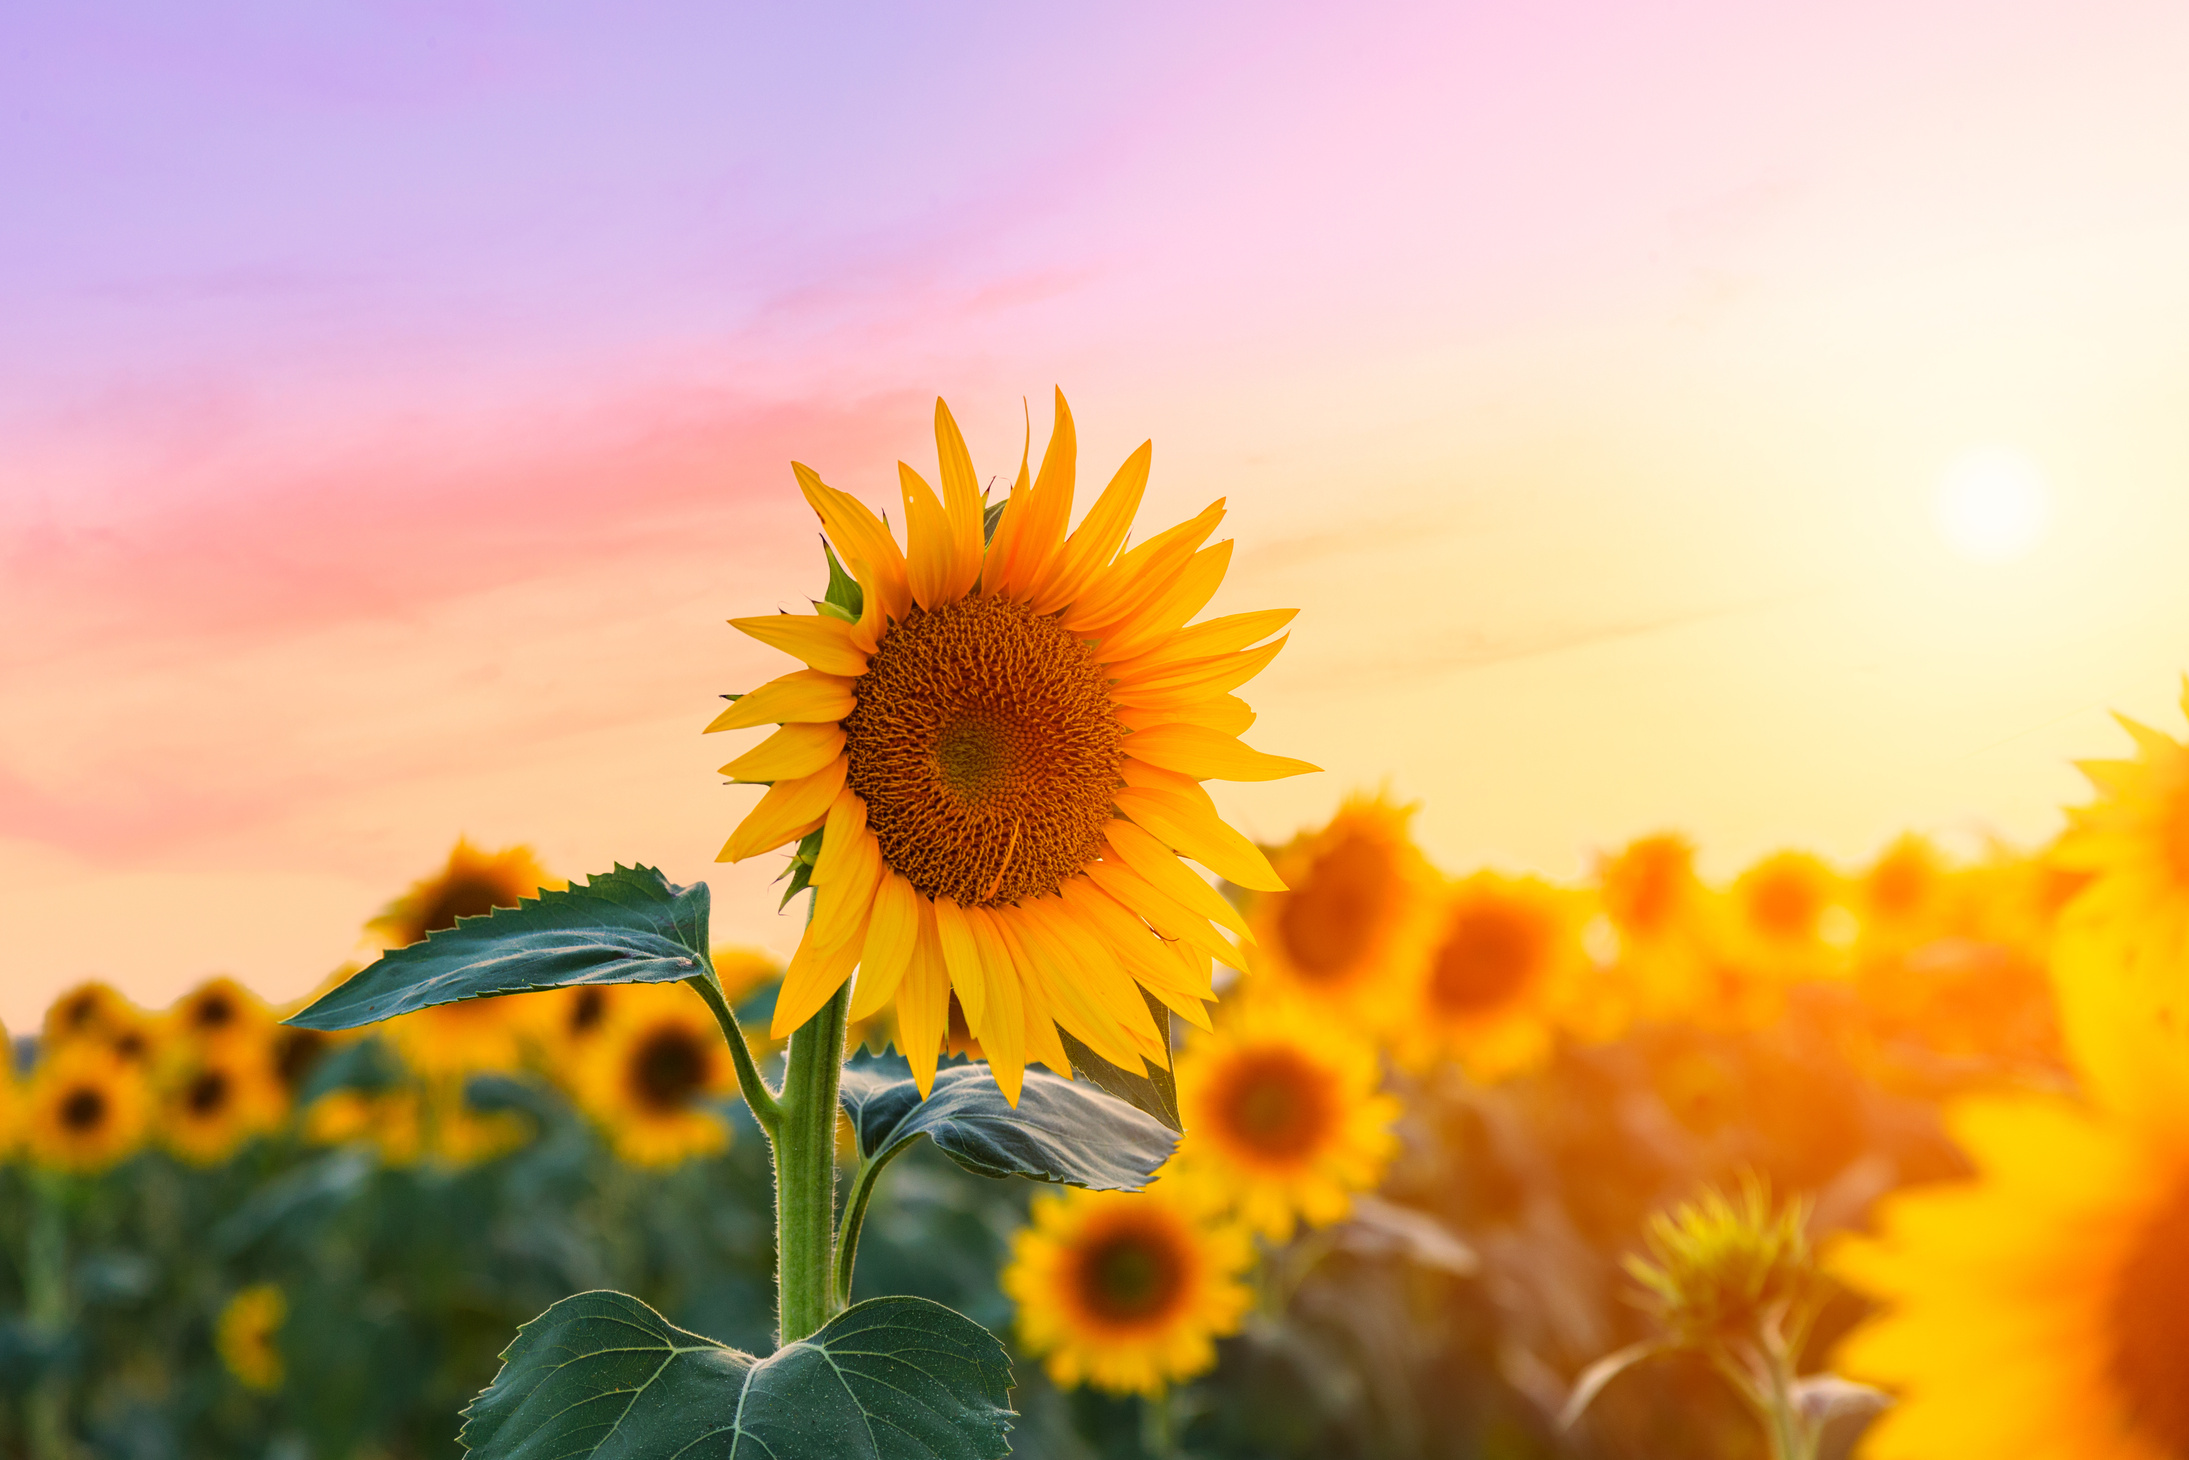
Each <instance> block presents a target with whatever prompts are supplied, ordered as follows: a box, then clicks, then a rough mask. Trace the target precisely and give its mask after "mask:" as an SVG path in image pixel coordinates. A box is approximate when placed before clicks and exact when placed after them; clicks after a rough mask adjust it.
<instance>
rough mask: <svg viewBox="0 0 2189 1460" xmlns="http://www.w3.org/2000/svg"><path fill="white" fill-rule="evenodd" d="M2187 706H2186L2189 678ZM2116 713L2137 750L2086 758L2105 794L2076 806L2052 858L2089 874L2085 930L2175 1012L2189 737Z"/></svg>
mask: <svg viewBox="0 0 2189 1460" xmlns="http://www.w3.org/2000/svg"><path fill="white" fill-rule="evenodd" d="M2182 707H2183V710H2184V711H2185V712H2189V678H2185V679H2184V680H2183V692H2182ZM2115 718H2116V719H2118V720H2119V721H2120V723H2121V725H2122V727H2123V728H2125V729H2126V730H2127V731H2128V733H2129V735H2130V736H2132V737H2133V738H2134V740H2135V742H2136V756H2135V758H2134V759H2133V760H2092V761H2084V762H2082V764H2081V767H2080V769H2081V770H2082V772H2083V774H2084V775H2086V776H2088V777H2089V778H2090V781H2091V784H2092V785H2093V786H2094V787H2096V789H2097V791H2098V798H2097V799H2096V800H2095V801H2093V802H2092V803H2091V804H2090V805H2088V806H2079V807H2073V808H2071V809H2070V810H2069V812H2068V818H2069V824H2068V829H2067V832H2066V833H2065V834H2064V835H2063V836H2062V837H2061V838H2060V841H2059V844H2058V846H2057V847H2056V848H2055V849H2054V852H2053V857H2052V862H2053V864H2054V865H2055V866H2056V867H2058V868H2059V869H2060V870H2061V871H2062V872H2064V873H2066V874H2068V875H2069V876H2079V877H2081V878H2086V879H2088V881H2087V884H2086V885H2085V886H2084V887H2083V888H2082V889H2081V892H2080V895H2079V896H2077V897H2076V898H2075V900H2074V903H2073V904H2072V906H2071V907H2070V909H2069V915H2070V917H2071V919H2072V921H2073V922H2074V923H2075V925H2076V927H2077V930H2078V932H2079V933H2080V934H2081V935H2082V936H2085V937H2090V938H2095V939H2097V940H2099V941H2100V942H2102V943H2103V944H2105V945H2106V946H2107V947H2108V948H2109V949H2110V951H2111V956H2112V957H2114V958H2116V959H2117V960H2118V961H2119V962H2120V963H2121V964H2122V965H2123V971H2124V973H2125V974H2126V976H2127V977H2129V978H2130V979H2131V980H2134V981H2136V982H2138V983H2140V984H2141V985H2142V986H2143V987H2144V989H2145V990H2146V993H2147V994H2148V995H2150V996H2152V997H2155V998H2157V999H2159V1000H2161V1001H2163V1002H2164V1003H2165V1004H2166V1005H2168V1006H2169V1007H2171V1008H2173V1009H2174V1010H2175V1011H2176V1012H2177V1014H2178V1013H2179V1012H2180V1011H2181V1010H2182V1009H2183V1007H2184V1006H2185V1005H2189V977H2185V973H2184V971H2185V970H2189V745H2185V744H2183V743H2182V742H2180V741H2178V740H2175V739H2174V738H2173V737H2172V736H2170V735H2165V734H2162V733H2160V732H2159V731H2157V730H2154V729H2152V728H2150V727H2149V726H2147V725H2140V724H2138V723H2136V722H2135V721H2134V720H2131V719H2128V718H2127V717H2126V716H2116V717H2115Z"/></svg>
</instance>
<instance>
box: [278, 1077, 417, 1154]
mask: <svg viewBox="0 0 2189 1460" xmlns="http://www.w3.org/2000/svg"><path fill="white" fill-rule="evenodd" d="M424 1106H425V1102H424V1097H423V1095H422V1094H421V1092H420V1091H419V1090H418V1089H417V1088H416V1087H415V1086H409V1085H399V1086H395V1087H392V1088H390V1089H386V1090H375V1091H364V1090H333V1091H329V1092H328V1093H327V1094H325V1095H322V1096H320V1097H319V1098H318V1099H317V1100H314V1101H313V1102H312V1103H311V1105H310V1107H309V1108H307V1109H306V1110H305V1112H304V1138H305V1139H306V1140H308V1141H311V1142H313V1143H315V1144H317V1145H322V1146H346V1145H352V1144H365V1145H370V1146H372V1147H373V1148H374V1150H376V1151H377V1152H378V1153H379V1156H380V1160H381V1162H382V1164H384V1165H388V1166H409V1165H412V1164H413V1163H415V1162H416V1161H417V1160H418V1158H419V1156H420V1155H421V1154H422V1153H423V1151H424V1149H425V1144H426V1139H425V1138H426V1131H425V1109H424Z"/></svg>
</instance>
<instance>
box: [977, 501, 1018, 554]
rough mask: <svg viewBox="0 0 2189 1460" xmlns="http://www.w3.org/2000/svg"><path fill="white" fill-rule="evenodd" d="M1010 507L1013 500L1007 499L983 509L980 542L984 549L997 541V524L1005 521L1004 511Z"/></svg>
mask: <svg viewBox="0 0 2189 1460" xmlns="http://www.w3.org/2000/svg"><path fill="white" fill-rule="evenodd" d="M1010 505H1011V499H1010V498H1009V497H1005V498H1004V499H1003V500H1002V501H1000V502H990V503H989V504H988V505H987V506H986V507H983V508H982V509H981V514H980V540H981V545H982V546H983V547H985V546H987V545H988V544H989V543H992V542H994V541H995V540H996V524H997V523H999V522H1001V521H1002V520H1003V509H1004V508H1006V507H1008V506H1010Z"/></svg>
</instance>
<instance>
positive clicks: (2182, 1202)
mask: <svg viewBox="0 0 2189 1460" xmlns="http://www.w3.org/2000/svg"><path fill="white" fill-rule="evenodd" d="M2110 1316H2111V1318H2112V1320H2113V1321H2112V1323H2111V1325H2110V1326H2111V1328H2112V1330H2113V1333H2112V1337H2113V1353H2112V1365H2111V1368H2112V1379H2113V1382H2114V1383H2115V1384H2116V1385H2117V1386H2119V1389H2120V1392H2121V1396H2122V1398H2123V1399H2125V1400H2126V1401H2127V1408H2128V1413H2129V1415H2130V1417H2131V1418H2133V1419H2134V1421H2135V1423H2136V1425H2137V1427H2138V1428H2140V1429H2141V1430H2142V1431H2143V1432H2144V1433H2145V1434H2146V1435H2148V1436H2149V1437H2150V1438H2151V1439H2152V1440H2154V1441H2156V1442H2157V1448H2158V1449H2159V1450H2161V1451H2162V1452H2163V1453H2165V1454H2168V1455H2189V1384H2184V1383H2183V1381H2182V1355H2184V1354H2189V1181H2185V1182H2183V1183H2182V1185H2181V1186H2180V1188H2179V1189H2178V1190H2177V1191H2176V1192H2175V1193H2174V1196H2173V1199H2172V1200H2171V1201H2169V1202H2168V1203H2167V1204H2166V1205H2165V1206H2164V1207H2162V1208H2160V1210H2159V1213H2158V1215H2157V1218H2156V1219H2155V1220H2154V1221H2153V1222H2152V1223H2151V1225H2150V1226H2149V1227H2148V1228H2146V1229H2145V1231H2144V1233H2143V1237H2142V1239H2141V1240H2140V1241H2139V1242H2137V1244H2136V1245H2135V1246H2134V1247H2133V1248H2132V1249H2131V1250H2130V1252H2129V1256H2128V1261H2127V1262H2126V1263H2125V1264H2123V1265H2122V1268H2121V1274H2120V1286H2119V1287H2118V1288H2117V1289H2115V1292H2114V1298H2113V1305H2112V1313H2111V1315H2110Z"/></svg>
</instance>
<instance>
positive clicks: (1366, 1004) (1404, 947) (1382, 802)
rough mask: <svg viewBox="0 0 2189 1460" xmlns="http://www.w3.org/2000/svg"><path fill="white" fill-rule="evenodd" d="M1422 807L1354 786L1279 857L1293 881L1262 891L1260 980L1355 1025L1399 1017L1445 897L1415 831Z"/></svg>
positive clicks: (1255, 924)
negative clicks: (1439, 897)
mask: <svg viewBox="0 0 2189 1460" xmlns="http://www.w3.org/2000/svg"><path fill="white" fill-rule="evenodd" d="M1414 810H1415V808H1414V807H1412V806H1395V805H1393V804H1392V803H1391V802H1390V800H1389V799H1388V798H1387V797H1385V796H1382V795H1377V796H1372V797H1371V796H1361V795H1354V796H1349V797H1347V798H1346V801H1345V804H1344V805H1342V806H1340V807H1339V808H1338V814H1337V815H1336V816H1333V817H1332V818H1331V819H1330V821H1329V823H1328V824H1327V825H1325V826H1323V827H1322V828H1320V829H1319V830H1316V831H1312V832H1305V833H1302V834H1301V835H1299V836H1297V837H1295V838H1293V840H1292V842H1291V844H1290V845H1288V846H1286V847H1285V848H1284V849H1283V850H1282V851H1280V852H1278V853H1277V854H1276V856H1275V857H1274V858H1272V859H1271V860H1272V865H1273V866H1275V868H1276V869H1277V875H1278V876H1279V877H1280V878H1282V879H1283V880H1284V881H1285V883H1286V884H1287V885H1288V886H1289V887H1290V888H1291V889H1292V890H1291V891H1289V892H1277V893H1267V894H1264V895H1263V896H1261V897H1258V898H1256V899H1255V901H1254V906H1253V909H1252V912H1251V915H1250V926H1251V927H1252V928H1253V931H1254V936H1255V952H1256V957H1255V959H1254V974H1255V982H1254V984H1253V985H1252V987H1255V988H1257V989H1259V988H1261V987H1263V986H1265V981H1266V986H1268V987H1272V988H1275V989H1277V990H1280V991H1281V992H1282V993H1284V994H1287V995H1297V996H1298V997H1300V998H1302V999H1304V1000H1306V1001H1307V1002H1308V1003H1309V1004H1310V1005H1311V1006H1313V1007H1316V1008H1319V1009H1321V1010H1323V1011H1325V1012H1328V1013H1335V1014H1338V1015H1340V1016H1342V1017H1343V1018H1344V1019H1345V1020H1346V1021H1347V1022H1349V1023H1351V1024H1353V1025H1355V1026H1356V1027H1361V1028H1371V1029H1375V1028H1382V1027H1384V1026H1385V1025H1387V1024H1388V1023H1389V1022H1390V1020H1391V1018H1392V1017H1393V1016H1394V1015H1395V1014H1397V1012H1398V1011H1399V1010H1400V1008H1402V1007H1403V1000H1404V990H1405V987H1406V980H1407V977H1408V975H1409V974H1410V973H1411V972H1412V970H1413V969H1414V968H1415V967H1416V966H1417V965H1418V964H1419V963H1420V960H1421V957H1422V954H1423V951H1424V945H1425V944H1426V942H1427V939H1428V938H1429V936H1430V931H1431V920H1432V918H1433V916H1434V909H1435V904H1436V874H1435V873H1434V872H1433V871H1432V870H1431V869H1430V867H1429V863H1428V860H1427V859H1426V858H1424V857H1423V856H1422V854H1421V852H1420V850H1419V849H1418V848H1416V847H1415V845H1414V843H1413V839H1412V837H1411V836H1410V835H1409V833H1408V831H1407V823H1408V822H1409V821H1411V820H1412V819H1413V814H1414Z"/></svg>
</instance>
